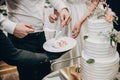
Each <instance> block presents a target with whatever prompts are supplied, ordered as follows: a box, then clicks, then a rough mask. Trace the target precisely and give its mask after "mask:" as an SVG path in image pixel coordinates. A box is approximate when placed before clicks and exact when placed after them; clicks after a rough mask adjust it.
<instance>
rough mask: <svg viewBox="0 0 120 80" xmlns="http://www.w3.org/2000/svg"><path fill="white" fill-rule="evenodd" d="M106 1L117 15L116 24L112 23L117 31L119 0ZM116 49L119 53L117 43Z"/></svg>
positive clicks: (119, 15)
mask: <svg viewBox="0 0 120 80" xmlns="http://www.w3.org/2000/svg"><path fill="white" fill-rule="evenodd" d="M107 3H108V4H109V6H110V8H111V9H112V10H113V11H114V12H115V13H116V15H117V16H118V17H119V20H118V25H114V27H115V29H116V30H117V31H120V3H119V0H107ZM117 50H118V52H119V54H120V44H118V49H117Z"/></svg>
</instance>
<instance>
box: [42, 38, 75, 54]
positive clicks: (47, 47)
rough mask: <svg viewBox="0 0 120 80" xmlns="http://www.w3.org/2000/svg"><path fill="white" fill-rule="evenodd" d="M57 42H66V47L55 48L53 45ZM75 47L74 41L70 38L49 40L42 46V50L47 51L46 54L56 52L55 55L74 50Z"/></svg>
mask: <svg viewBox="0 0 120 80" xmlns="http://www.w3.org/2000/svg"><path fill="white" fill-rule="evenodd" d="M58 40H64V41H66V42H67V45H65V46H63V47H59V48H56V47H54V46H53V44H55V42H56V41H58ZM75 46H76V40H75V39H73V38H71V37H61V38H59V39H57V40H56V39H55V38H53V39H50V40H48V41H47V42H45V43H44V44H43V48H44V49H45V50H46V51H48V52H54V53H55V52H56V53H59V52H65V51H68V50H70V49H72V48H74V47H75Z"/></svg>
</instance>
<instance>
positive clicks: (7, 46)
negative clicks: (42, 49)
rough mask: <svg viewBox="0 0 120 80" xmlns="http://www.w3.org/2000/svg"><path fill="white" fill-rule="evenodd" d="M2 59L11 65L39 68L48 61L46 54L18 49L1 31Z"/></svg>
mask: <svg viewBox="0 0 120 80" xmlns="http://www.w3.org/2000/svg"><path fill="white" fill-rule="evenodd" d="M0 58H1V59H2V60H4V61H5V62H7V63H8V64H10V65H15V66H17V65H21V66H37V65H40V64H42V63H44V62H45V61H47V60H48V57H47V56H46V55H45V54H41V53H32V52H29V51H25V50H20V49H16V48H15V47H14V46H13V44H12V43H11V41H10V40H9V39H8V38H7V37H6V36H5V34H4V33H3V32H2V31H1V30H0Z"/></svg>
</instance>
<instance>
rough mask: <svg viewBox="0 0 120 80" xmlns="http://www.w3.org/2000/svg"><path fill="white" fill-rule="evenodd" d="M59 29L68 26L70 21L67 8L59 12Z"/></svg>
mask: <svg viewBox="0 0 120 80" xmlns="http://www.w3.org/2000/svg"><path fill="white" fill-rule="evenodd" d="M60 19H61V27H64V26H66V25H68V24H69V23H70V21H71V19H72V18H71V15H70V13H69V11H68V9H67V8H63V9H62V10H61V12H60Z"/></svg>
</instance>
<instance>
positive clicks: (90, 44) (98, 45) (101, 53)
mask: <svg viewBox="0 0 120 80" xmlns="http://www.w3.org/2000/svg"><path fill="white" fill-rule="evenodd" d="M115 52H116V49H115V48H113V47H112V46H111V45H110V41H108V42H106V41H104V42H102V41H95V40H93V39H90V38H88V39H86V40H85V45H84V53H85V54H86V55H88V56H90V57H92V58H107V57H112V56H113V55H114V54H115Z"/></svg>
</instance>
